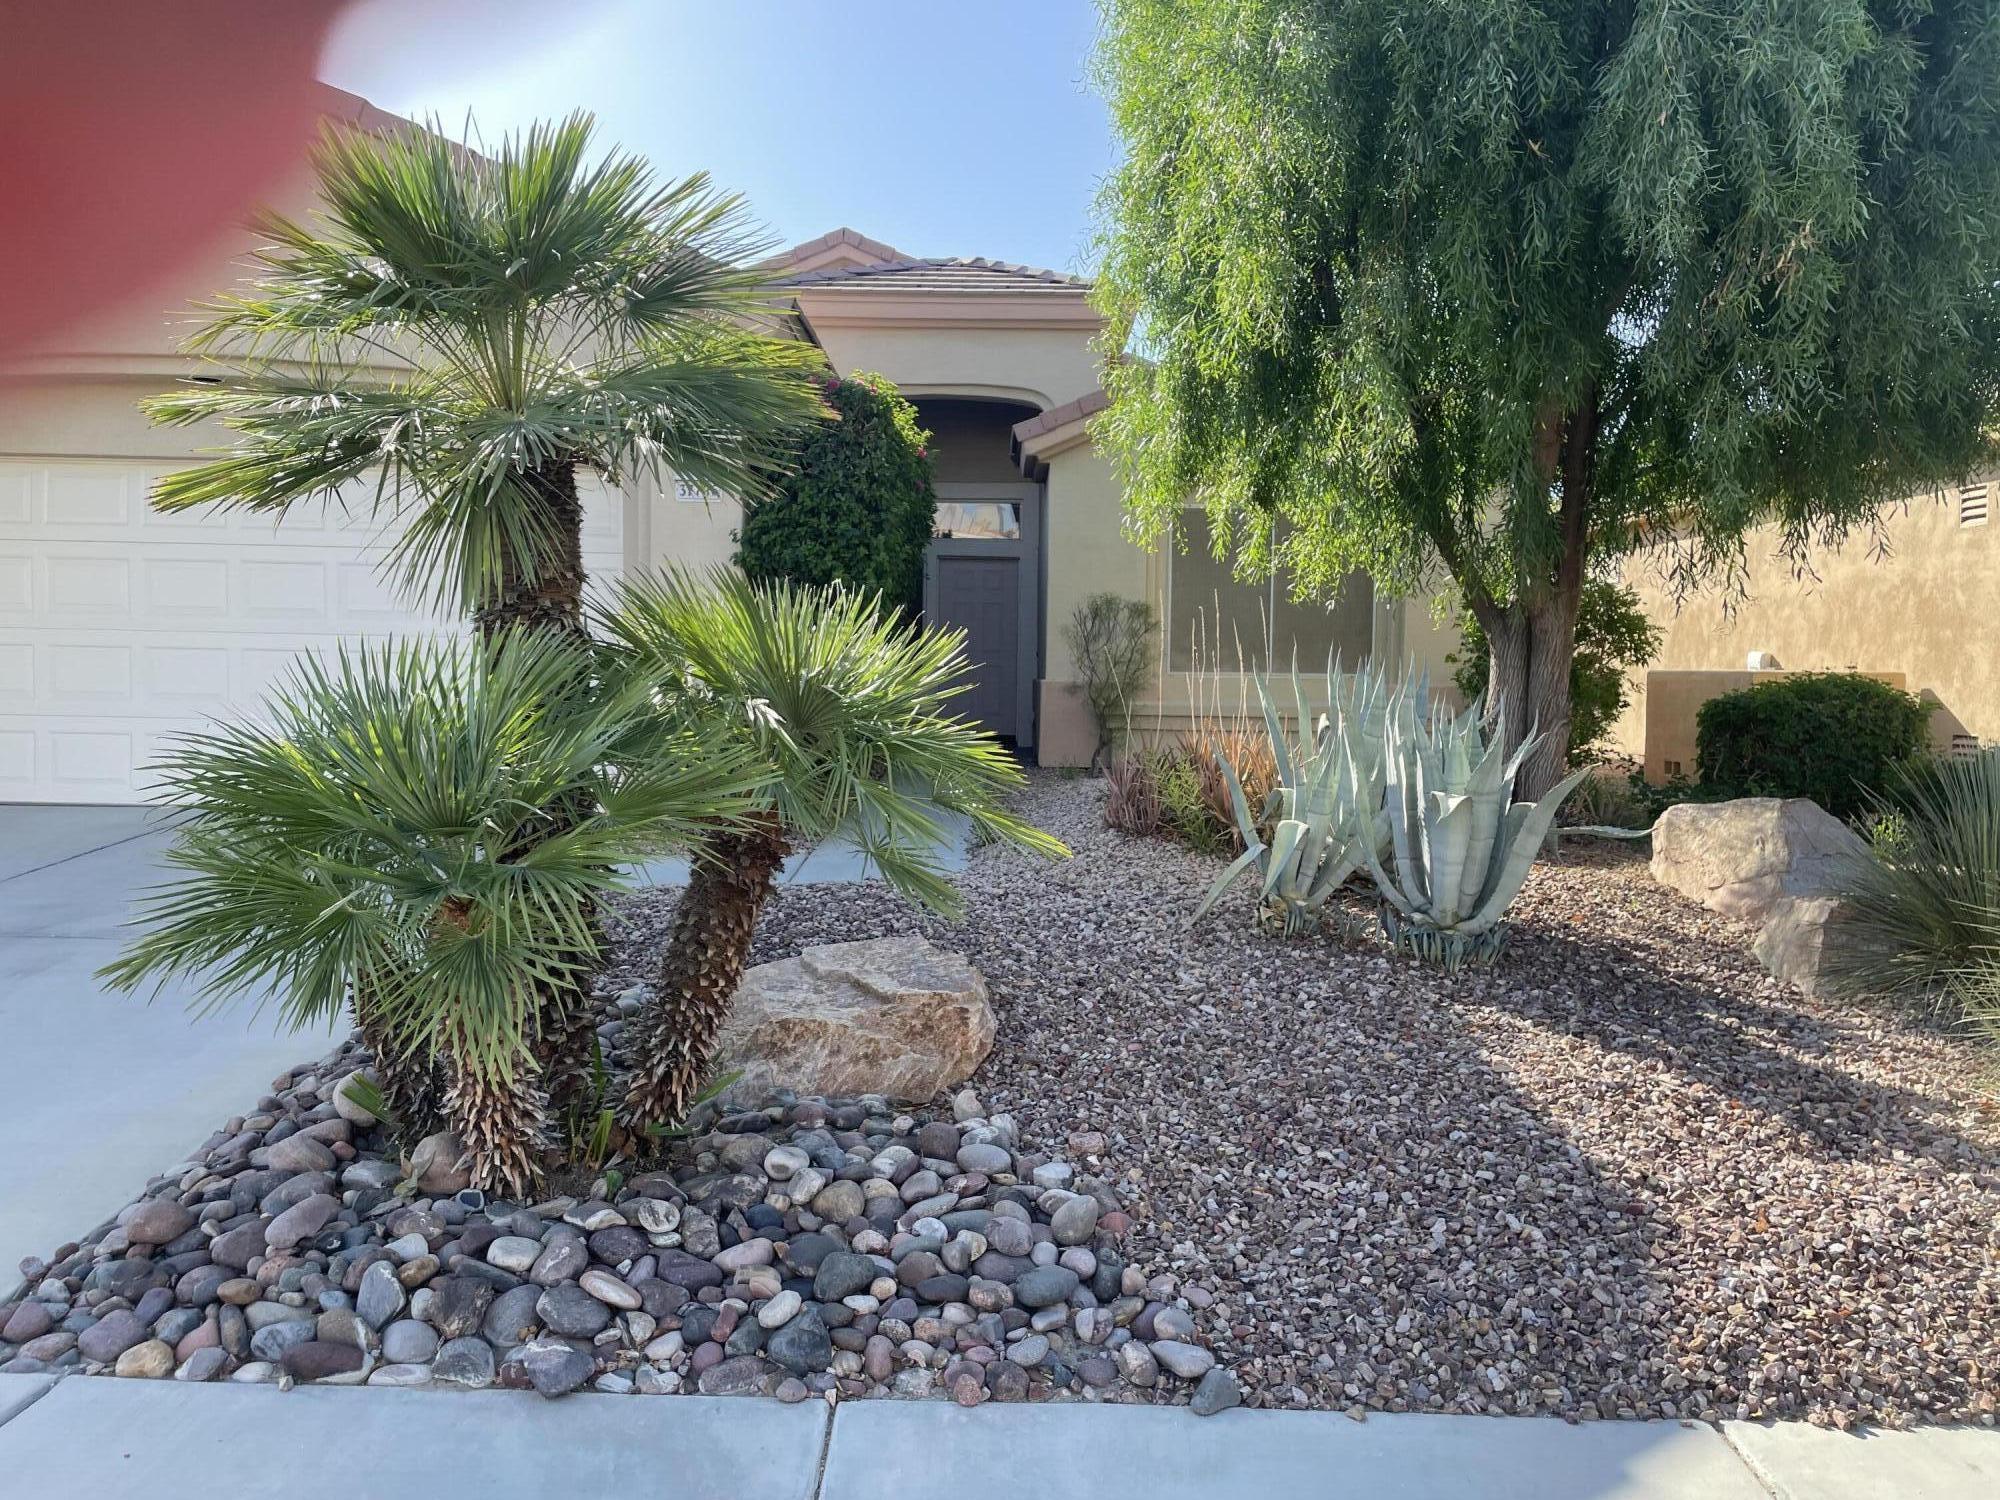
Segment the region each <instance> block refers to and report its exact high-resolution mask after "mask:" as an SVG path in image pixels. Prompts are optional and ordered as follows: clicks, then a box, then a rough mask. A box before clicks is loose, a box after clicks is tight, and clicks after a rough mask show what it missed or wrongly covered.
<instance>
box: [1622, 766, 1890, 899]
mask: <svg viewBox="0 0 2000 1500" xmlns="http://www.w3.org/2000/svg"><path fill="white" fill-rule="evenodd" d="M1867 853H1868V846H1867V845H1866V844H1865V843H1863V842H1862V840H1861V838H1860V836H1859V835H1858V834H1856V833H1855V832H1854V830H1853V829H1851V828H1849V827H1848V826H1847V825H1846V824H1845V823H1842V822H1841V821H1840V820H1839V819H1838V818H1836V817H1834V816H1833V815H1832V814H1831V813H1828V812H1826V811H1825V810H1824V809H1823V808H1821V807H1820V805H1819V804H1818V803H1816V802H1813V801H1811V800H1809V799H1807V798H1804V797H1787V798H1784V799H1779V798H1777V797H1742V798H1739V799H1737V800H1736V801H1734V802H1707V803H1699V802H1683V803H1680V804H1679V805H1677V806H1674V807H1670V808H1668V809H1667V810H1666V811H1665V812H1664V813H1662V814H1660V820H1659V822H1658V823H1657V824H1655V825H1654V828H1653V878H1654V879H1655V880H1657V881H1659V882H1660V884H1661V885H1665V886H1671V887H1672V888H1673V889H1675V890H1677V891H1679V892H1680V893H1681V894H1682V895H1684V896H1688V897H1691V898H1693V899H1694V900H1696V901H1699V902H1700V903H1701V904H1702V905H1703V906H1706V907H1707V908H1708V909H1709V910H1710V911H1716V912H1721V913H1722V914H1723V915H1724V916H1730V917H1735V918H1737V919H1738V920H1739V921H1743V922H1748V923H1750V924H1752V925H1753V926H1754V925H1756V924H1758V923H1760V922H1762V921H1763V920H1764V919H1765V918H1766V917H1767V916H1769V915H1770V914H1771V913H1772V912H1773V911H1775V910H1776V909H1777V908H1778V907H1779V906H1781V905H1783V904H1784V903H1785V902H1787V901H1791V900H1796V899H1799V898H1802V897H1811V896H1821V895H1825V894H1826V893H1827V892H1828V891H1829V890H1830V889H1832V888H1833V886H1834V884H1835V877H1836V875H1837V873H1838V872H1839V870H1840V869H1841V867H1842V866H1843V865H1845V864H1846V863H1847V862H1848V861H1850V860H1857V859H1863V858H1865V857H1866V856H1867Z"/></svg>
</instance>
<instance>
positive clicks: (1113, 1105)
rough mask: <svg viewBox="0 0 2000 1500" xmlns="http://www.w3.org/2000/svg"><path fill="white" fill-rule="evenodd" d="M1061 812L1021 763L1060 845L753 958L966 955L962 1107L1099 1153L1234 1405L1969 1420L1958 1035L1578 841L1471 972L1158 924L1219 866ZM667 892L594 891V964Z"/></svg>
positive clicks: (1973, 1179) (811, 912)
mask: <svg viewBox="0 0 2000 1500" xmlns="http://www.w3.org/2000/svg"><path fill="white" fill-rule="evenodd" d="M1101 803H1102V788H1101V783H1096V782H1091V781H1086V780H1082V779H1065V778H1062V777H1059V776H1055V775H1049V774H1040V775H1038V776H1037V778H1036V780H1035V782H1034V784H1033V786H1032V788H1031V790H1030V791H1029V792H1028V793H1027V795H1026V797H1025V799H1024V805H1023V809H1022V810H1023V811H1025V812H1026V813H1027V814H1028V815H1029V816H1030V817H1031V818H1033V820H1034V821H1035V822H1037V823H1038V824H1040V825H1041V826H1042V827H1045V828H1048V829H1050V830H1051V831H1053V832H1056V833H1057V834H1059V835H1060V836H1062V837H1063V838H1065V839H1066V840H1068V841H1069V842H1070V844H1071V846H1072V847H1073V848H1074V849H1075V850H1076V858H1074V859H1073V860H1070V861H1068V862H1067V863H1065V864H1062V865H1060V866H1056V867H1050V866H1047V865H1045V864H1040V863H1036V862H1032V861H1027V860H1023V859H1021V858H1020V857H1018V856H1015V855H1012V854H1009V853H1007V852H1004V851H1001V850H995V849H985V850H979V851H975V853H974V855H973V857H972V860H971V862H970V867H969V869H968V870H967V871H966V872H965V874H964V875H963V876H962V877H960V883H961V885H962V887H963V889H964V891H965V893H966V896H967V901H968V907H969V912H968V915H967V917H966V919H965V920H964V921H963V922H961V923H957V924H948V923H945V922H941V921H938V920H937V919H935V918H931V917H929V916H926V915H924V914H923V913H921V912H918V911H917V910H915V909H914V908H911V907H909V906H908V905H906V904H905V903H903V902H901V901H900V900H898V899H897V898H896V897H895V896H894V895H893V894H891V893H889V892H887V891H886V890H884V889H882V888H881V887H879V886H876V885H870V886H861V887H854V886H847V887H841V886H792V887H787V888H783V889H781V890H780V892H779V893H778V895H777V898H776V900H775V901H774V904H773V908H772V909H771V910H770V911H769V913H768V914H767V916H766V918H765V920H764V922H763V924H762V926H761V927H760V930H759V934H758V940H757V953H756V957H757V958H758V959H759V960H766V959H775V958H781V957H785V956H788V955H790V954H792V953H795V952H797V951H798V950H799V949H801V948H803V947H805V946H807V945H809V944H813V943H822V942H833V941H843V940H851V939H856V938H863V937H870V936H875V935H879V934H881V933H885V932H904V931H921V932H923V933H925V934H926V935H927V936H929V937H930V938H931V939H932V940H933V941H935V942H937V943H939V944H941V945H943V946H947V947H952V948H957V949H960V950H962V951H965V952H967V953H968V954H969V955H970V956H971V957H972V959H973V962H974V963H976V964H977V965H978V966H979V967H980V968H981V969H982V970H983V971H984V973H985V974H986V977H987V981H988V984H989V986H990V988H991V991H992V996H993V1002H994V1006H995V1009H996V1011H997V1012H998V1015H999V1037H998V1041H997V1043H996V1046H995V1049H994V1051H993V1053H992V1055H991V1056H990V1057H989V1059H988V1060H987V1062H986V1063H985V1065H984V1066H983V1067H982V1068H981V1069H980V1071H979V1073H978V1074H977V1075H976V1076H975V1079H974V1083H975V1085H976V1087H977V1088H978V1090H979V1092H980V1094H981V1096H982V1097H983V1098H984V1100H985V1103H986V1107H988V1108H989V1109H993V1110H996V1111H1002V1112H1006V1113H1008V1114H1010V1115H1012V1116H1014V1117H1015V1118H1016V1119H1018V1121H1019V1122H1020V1127H1021V1132H1022V1141H1021V1144H1022V1146H1023V1148H1024V1149H1026V1150H1029V1151H1031V1152H1032V1151H1045V1152H1049V1153H1051V1154H1060V1153H1061V1152H1062V1151H1063V1149H1064V1147H1065V1146H1066V1144H1067V1143H1068V1141H1069V1139H1070V1137H1071V1136H1072V1135H1073V1134H1076V1135H1082V1136H1086V1137H1088V1136H1090V1135H1091V1134H1092V1133H1101V1134H1102V1135H1103V1137H1104V1151H1103V1161H1104V1162H1105V1163H1106V1164H1108V1166H1109V1168H1110V1170H1111V1173H1112V1176H1111V1181H1110V1186H1111V1187H1112V1188H1113V1189H1114V1190H1115V1193H1116V1196H1117V1198H1118V1201H1119V1203H1120V1205H1121V1206H1122V1208H1123V1209H1124V1211H1125V1212H1126V1213H1127V1214H1128V1215H1129V1216H1130V1218H1131V1219H1132V1221H1133V1229H1132V1232H1131V1235H1130V1236H1129V1238H1128V1240H1127V1242H1126V1243H1127V1252H1128V1253H1129V1254H1130V1255H1131V1257H1132V1259H1133V1260H1134V1262H1135V1263H1139V1264H1144V1265H1146V1266H1148V1267H1149V1268H1152V1269H1153V1270H1155V1271H1157V1272H1159V1273H1162V1274H1165V1275H1169V1276H1171V1277H1172V1278H1174V1281H1173V1283H1172V1284H1173V1287H1174V1290H1175V1292H1176V1294H1177V1295H1176V1296H1175V1297H1174V1299H1173V1302H1174V1305H1175V1306H1176V1307H1177V1308H1178V1309H1182V1310H1185V1311H1186V1312H1187V1314H1188V1315H1189V1316H1190V1318H1191V1320H1192V1322H1193V1324H1194V1327H1195V1330H1196V1334H1197V1338H1198V1339H1199V1340H1200V1341H1204V1342H1206V1343H1207V1344H1208V1345H1209V1347H1210V1348H1212V1349H1213V1351H1214V1352H1215V1354H1216V1355H1217V1356H1218V1358H1219V1359H1220V1360H1221V1362H1222V1363H1223V1364H1224V1365H1226V1366H1229V1367H1232V1368H1233V1369H1234V1370H1235V1371H1236V1373H1237V1374H1238V1375H1239V1376H1240V1377H1241V1380H1242V1383H1243V1386H1244V1388H1245V1390H1246V1392H1247V1398H1246V1399H1247V1400H1248V1401H1249V1402H1250V1403H1251V1404H1255V1405H1262V1406H1278V1407H1297V1406H1313V1407H1334V1408H1346V1409H1357V1408H1358V1409H1364V1410H1425V1411H1465V1412H1502V1413H1551V1414H1562V1415H1565V1416H1571V1417H1620V1416H1625V1417H1629V1416H1650V1417H1686V1418H1695V1417H1699V1418H1713V1417H1718V1416H1720V1417H1735V1416H1742V1417H1756V1416H1770V1417H1804V1418H1809V1419H1811V1420H1813V1421H1817V1422H1822V1423H1831V1424H1837V1425H1843V1426H1844V1425H1850V1424H1853V1423H1856V1422H1869V1423H1875V1422H1879V1423H1891V1424H1903V1423H1909V1422H1914V1421H1924V1420H1972V1421H1981V1422H1988V1423H1990V1422H1992V1421H1993V1420H1994V1412H1995V1406H1996V1398H2000V1116H1996V1113H1995V1112H1994V1110H1993V1107H1992V1104H1991V1102H1990V1100H1991V1096H1990V1093H1989V1092H1988V1091H1987V1090H1986V1089H1985V1088H1983V1087H1982V1085H1984V1084H1989V1083H1990V1073H1987V1072H1985V1071H1984V1070H1983V1065H1982V1062H1981V1059H1980V1056H1979V1054H1978V1052H1977V1051H1976V1049H1975V1048H1974V1047H1972V1046H1971V1045H1970V1044H1969V1043H1968V1042H1966V1041H1965V1040H1963V1039H1959V1038H1954V1037H1951V1036H1947V1035H1942V1034H1939V1033H1938V1032H1936V1031H1935V1030H1932V1029H1930V1028H1928V1027H1926V1026H1925V1025H1923V1024H1921V1023H1919V1022H1916V1021H1913V1020H1909V1019H1905V1018H1900V1017H1897V1016H1894V1015H1889V1014H1886V1013H1882V1012H1879V1011H1870V1010H1865V1009H1858V1008H1855V1007H1853V1006H1846V1005H1841V1004H1837V1003H1833V1002H1826V1001H1814V1000H1809V999H1806V998H1804V997H1801V996H1799V995H1797V994H1796V993H1793V992H1791V991H1790V990H1788V989H1786V988H1785V987H1783V986H1781V985H1780V984H1778V983H1777V982H1776V981H1774V980H1772V979H1771V978H1769V976H1767V975H1765V974H1764V973H1763V972H1762V971H1761V970H1760V969H1759V968H1758V966H1757V964H1756V962H1755V961H1754V959H1753V958H1752V956H1751V954H1750V951H1749V940H1750V936H1751V935H1750V933H1749V931H1748V930H1747V929H1744V928H1741V927H1739V926H1738V925H1737V924H1735V923H1733V922H1730V921H1728V920H1726V919H1724V918H1720V917H1716V916H1714V915H1711V914H1710V913H1708V912H1706V911H1704V910H1702V909H1701V908H1700V907H1698V906H1695V905H1693V904H1691V903H1689V902H1687V901H1685V900H1683V899H1682V898H1680V897H1679V896H1677V895H1675V894H1673V893H1671V892H1669V891H1666V890H1663V889H1662V888H1660V887H1659V886H1658V885H1656V884H1655V883H1654V882H1653V881H1652V879H1651V877H1650V876H1649V874H1648V873H1647V869H1646V866H1645V863H1644V859H1643V856H1641V855H1639V854H1636V853H1633V852H1630V851H1628V850H1625V849H1618V848H1606V847H1604V846H1595V845H1589V844H1581V843H1579V844H1571V845H1566V846H1565V848H1564V851H1563V853H1562V854H1561V856H1560V857H1559V858H1558V859H1557V860H1556V861H1554V862H1552V863H1548V864H1544V865H1541V866H1538V867H1537V870H1536V872H1535V873H1534V875H1533V876H1532V877H1531V879H1530V881H1529V883H1528V886H1527V888H1526V890H1525V892H1524V894H1523V896H1522V898H1521V900H1520V902H1519V903H1518V905H1517V907H1516V912H1515V930H1514V933H1513V937H1512V940H1511V942H1510V945H1509V947H1508V950H1507V952H1506V954H1505V955H1504V956H1503V958H1502V959H1501V962H1500V964H1499V965H1498V966H1497V967H1496V968H1494V969H1491V970H1487V971H1472V972H1467V973H1464V974H1460V975H1458V976H1456V977H1447V976H1444V975H1442V974H1440V973H1438V972H1436V971H1434V970H1430V969H1426V968H1422V967H1419V966H1418V965H1416V964H1415V963H1414V962H1412V961H1409V960H1407V959H1403V958H1400V957H1397V956H1393V955H1391V954H1390V953H1389V952H1388V951H1387V950H1386V949H1385V948H1384V947H1383V946H1382V945H1381V943H1380V942H1379V940H1377V939H1375V938H1373V937H1372V936H1360V937H1357V938H1354V939H1352V940H1347V941H1343V940H1342V939H1340V938H1338V937H1335V936H1323V937H1319V938H1315V939H1310V940H1305V941H1298V942H1291V943H1285V942H1282V941H1279V940H1276V939H1273V938H1270V937H1266V936H1263V935H1261V934H1259V933H1256V932H1254V931H1253V930H1251V928H1250V925H1249V922H1248V899H1249V898H1248V895H1247V894H1238V895H1235V896H1232V897H1231V898H1230V899H1229V900H1227V901H1225V903H1224V905H1223V907H1222V908H1221V909H1220V910H1219V912H1218V913H1217V914H1216V915H1215V916H1214V917H1213V918H1212V919H1210V920H1209V921H1207V922H1205V923H1203V924H1202V925H1200V926H1199V927H1197V928H1195V929H1193V930H1192V931H1190V930H1188V929H1187V928H1186V925H1185V923H1186V918H1187V915H1188V914H1189V913H1190V912H1191V911H1192V909H1193V907H1194V905H1195V902H1196V901H1197V900H1198V899H1199V896H1200V893H1201V892H1202V890H1203V889H1205V887H1206V885H1207V884H1208V882H1209V880H1210V879H1211V878H1212V877H1213V875H1214V873H1215V871H1216V870H1217V869H1218V868H1219V866H1218V865H1217V864H1216V863H1214V862H1213V861H1211V860H1208V859H1205V858H1202V857H1200V856H1197V855H1193V854H1190V853H1188V852H1186V851H1184V850H1181V849H1178V848H1175V847H1174V846H1171V845H1169V844H1166V843H1163V842H1158V841H1140V840H1133V839H1130V838H1127V837H1125V836H1123V835H1120V834H1116V833H1113V832H1110V831H1107V830H1106V829H1104V828H1103V827H1102V824H1101V818H1100V808H1101ZM673 899H674V898H673V897H672V896H671V895H670V894H666V893H662V894H658V895H648V896H642V897H639V898H635V899H634V900H632V901H631V902H630V903H628V906H627V910H626V927H625V933H624V943H625V947H624V952H625V953H626V955H627V959H626V966H625V968H624V969H623V971H622V972H621V973H620V974H619V975H617V976H616V977H617V978H618V980H619V981H620V982H631V981H632V980H633V979H636V978H639V977H643V973H644V970H645V966H646V955H648V954H650V953H651V952H652V951H654V947H655V941H656V938H657V935H658V933H659V931H661V930H662V924H663V923H664V921H665V920H666V919H667V917H668V916H669V915H670V913H671V909H672V902H673ZM1356 912H1357V914H1360V908H1359V907H1357V908H1356ZM1093 1144H1094V1142H1093Z"/></svg>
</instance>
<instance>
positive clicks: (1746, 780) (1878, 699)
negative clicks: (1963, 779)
mask: <svg viewBox="0 0 2000 1500" xmlns="http://www.w3.org/2000/svg"><path fill="white" fill-rule="evenodd" d="M1929 723H1930V708H1929V706H1928V705H1927V704H1925V703H1923V702H1921V701H1920V700H1918V699H1917V698H1915V697H1913V696H1912V695H1911V694H1909V693H1906V692H1903V691H1902V690H1901V689H1900V688H1893V687H1890V686H1889V685H1888V684H1887V683H1884V682H1878V681H1876V680H1875V679H1874V678H1872V677H1862V676H1859V675H1857V674H1855V673H1851V672H1800V673H1796V674H1794V675H1792V676H1789V677H1778V678H1774V679H1772V680H1771V681H1769V682H1760V683H1758V684H1757V685H1756V686H1755V687H1749V688H1745V689H1743V690H1742V691H1741V692H1735V693H1724V694H1723V695H1722V696H1721V697H1719V698H1711V699H1709V700H1708V702H1706V703H1704V704H1703V705H1702V706H1701V712H1700V713H1699V714H1698V715H1697V716H1696V719H1695V765H1696V768H1697V770H1698V772H1699V774H1700V778H1701V781H1702V782H1703V784H1704V785H1705V786H1709V787H1715V788H1727V789H1728V790H1730V791H1731V792H1733V793H1734V794H1736V795H1738V796H1745V797H1810V798H1812V800H1813V801H1815V802H1817V803H1818V804H1819V805H1820V806H1821V807H1823V808H1825V809H1826V810H1827V811H1828V812H1830V813H1832V814H1833V815H1834V816H1835V817H1839V818H1851V817H1853V816H1855V815H1856V814H1858V813H1860V812H1862V811H1864V810H1865V808H1866V807H1867V805H1868V795H1867V794H1868V793H1869V792H1871V791H1878V790H1880V789H1881V788H1883V787H1885V786H1886V785H1888V783H1889V779H1890V776H1891V774H1892V773H1893V772H1894V771H1895V770H1896V769H1897V768H1898V767H1900V766H1903V765H1905V764H1907V763H1908V762H1910V761H1911V760H1914V759H1915V758H1916V757H1918V756H1919V755H1921V754H1922V753H1923V751H1924V746H1925V738H1926V729H1927V726H1928V725H1929Z"/></svg>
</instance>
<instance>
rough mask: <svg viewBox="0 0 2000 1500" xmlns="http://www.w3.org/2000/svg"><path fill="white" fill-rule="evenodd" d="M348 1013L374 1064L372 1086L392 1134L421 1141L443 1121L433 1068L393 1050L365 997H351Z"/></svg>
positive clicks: (438, 1081)
mask: <svg viewBox="0 0 2000 1500" xmlns="http://www.w3.org/2000/svg"><path fill="white" fill-rule="evenodd" d="M352 1009H353V1011H354V1029H355V1030H356V1031H358V1032H360V1033H361V1041H362V1044H363V1045H364V1046H366V1047H367V1048H368V1054H369V1056H370V1057H371V1058H373V1060H374V1062H373V1071H374V1074H375V1085H376V1087H377V1088H378V1089H380V1090H381V1092H382V1102H383V1103H384V1104H385V1105H386V1106H387V1107H388V1110H389V1113H390V1115H391V1117H392V1119H393V1124H394V1128H395V1130H397V1131H398V1132H400V1134H401V1135H402V1136H403V1137H404V1138H406V1139H408V1140H410V1141H418V1140H421V1139H423V1137H425V1136H427V1135H429V1134H430V1133H431V1132H432V1131H434V1130H436V1129H438V1128H439V1127H440V1126H441V1125H442V1123H443V1119H444V1116H443V1115H442V1114H441V1113H440V1110H439V1100H440V1099H441V1098H442V1095H443V1081H442V1079H441V1078H440V1077H439V1075H438V1070H437V1066H436V1064H435V1063H433V1062H432V1061H431V1060H430V1059H428V1058H423V1057H415V1056H412V1055H411V1054H410V1053H409V1052H408V1051H407V1050H405V1049H403V1048H400V1047H398V1046H396V1045H395V1043H394V1042H393V1041H392V1040H391V1038H390V1036H389V1033H388V1028H387V1027H386V1026H384V1025H383V1023H382V1020H381V1017H380V1016H378V1015H377V1014H376V1013H375V1008H374V1006H372V1005H371V1004H369V1003H368V997H367V996H366V994H365V993H361V992H357V993H356V994H355V995H354V998H353V1006H352ZM385 1123H388V1122H385Z"/></svg>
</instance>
